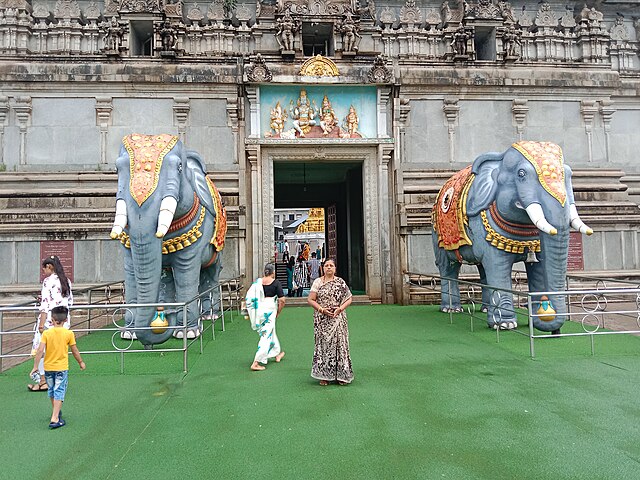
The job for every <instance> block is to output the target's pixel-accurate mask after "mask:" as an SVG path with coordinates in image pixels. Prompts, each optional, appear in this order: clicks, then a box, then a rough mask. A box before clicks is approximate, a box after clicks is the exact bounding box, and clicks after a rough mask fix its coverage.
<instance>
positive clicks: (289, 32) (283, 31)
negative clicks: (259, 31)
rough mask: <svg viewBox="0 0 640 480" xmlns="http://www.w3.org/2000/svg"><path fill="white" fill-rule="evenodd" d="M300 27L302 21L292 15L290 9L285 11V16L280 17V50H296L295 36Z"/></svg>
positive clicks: (278, 35) (278, 32)
mask: <svg viewBox="0 0 640 480" xmlns="http://www.w3.org/2000/svg"><path fill="white" fill-rule="evenodd" d="M299 29H300V22H299V21H298V20H294V19H293V17H291V13H290V12H289V10H287V11H286V12H284V16H283V17H282V18H279V19H278V31H277V32H276V39H277V41H278V45H280V50H281V51H282V52H283V53H284V52H293V51H294V38H295V34H296V33H297V32H298V30H299Z"/></svg>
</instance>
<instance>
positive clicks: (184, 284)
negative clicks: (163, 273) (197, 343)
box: [173, 266, 201, 339]
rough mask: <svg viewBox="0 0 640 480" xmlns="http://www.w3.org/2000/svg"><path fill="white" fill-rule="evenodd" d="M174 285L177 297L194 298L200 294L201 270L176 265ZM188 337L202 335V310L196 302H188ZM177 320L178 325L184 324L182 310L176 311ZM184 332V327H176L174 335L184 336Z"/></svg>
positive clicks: (177, 336)
mask: <svg viewBox="0 0 640 480" xmlns="http://www.w3.org/2000/svg"><path fill="white" fill-rule="evenodd" d="M173 276H174V285H175V287H176V298H184V299H189V300H190V299H193V298H195V297H196V296H197V295H198V281H199V279H200V270H199V269H196V268H189V267H188V266H187V267H186V268H183V267H176V266H174V272H173ZM186 310H187V319H186V320H187V338H189V339H192V338H197V337H199V336H200V333H201V332H200V328H199V324H198V320H199V317H200V312H199V311H198V306H197V305H196V303H195V302H190V303H188V304H187V309H186ZM176 314H177V319H180V320H179V321H177V323H176V326H178V327H179V326H181V325H183V323H182V322H183V321H184V320H183V319H182V312H176ZM183 335H184V332H183V330H182V329H176V330H175V331H174V336H175V337H176V338H183Z"/></svg>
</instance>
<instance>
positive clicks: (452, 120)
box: [442, 98, 460, 133]
mask: <svg viewBox="0 0 640 480" xmlns="http://www.w3.org/2000/svg"><path fill="white" fill-rule="evenodd" d="M442 111H443V112H444V118H445V125H446V126H447V128H448V130H449V133H453V132H454V130H455V127H456V124H457V123H458V112H460V106H459V105H458V100H457V99H453V98H445V99H444V100H443V104H442Z"/></svg>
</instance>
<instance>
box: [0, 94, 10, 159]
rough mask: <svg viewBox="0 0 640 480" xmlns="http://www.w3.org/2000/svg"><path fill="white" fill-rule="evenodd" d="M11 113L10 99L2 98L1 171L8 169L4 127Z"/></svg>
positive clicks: (0, 125)
mask: <svg viewBox="0 0 640 480" xmlns="http://www.w3.org/2000/svg"><path fill="white" fill-rule="evenodd" d="M8 113H9V98H8V97H4V96H0V171H4V170H5V169H6V168H7V167H6V165H5V164H4V126H5V123H6V121H7V114H8Z"/></svg>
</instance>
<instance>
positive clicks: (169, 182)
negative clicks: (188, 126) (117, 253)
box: [111, 134, 227, 348]
mask: <svg viewBox="0 0 640 480" xmlns="http://www.w3.org/2000/svg"><path fill="white" fill-rule="evenodd" d="M116 168H117V171H118V193H117V197H116V198H117V199H116V215H115V221H114V223H113V228H112V230H111V238H113V239H119V240H120V241H121V243H122V246H123V247H122V248H123V251H124V270H125V301H126V303H130V304H156V303H164V302H168V303H171V302H187V301H190V300H192V299H194V298H195V297H196V296H197V295H198V293H199V292H204V291H206V290H208V289H209V288H211V287H212V286H214V285H216V284H217V283H218V278H219V275H220V270H221V269H222V263H221V261H222V248H223V246H224V239H225V234H226V230H227V221H226V212H225V210H224V207H223V205H222V199H221V197H220V194H219V192H218V191H217V190H216V188H215V186H214V185H213V183H212V182H211V181H210V180H209V179H208V178H207V175H206V171H205V166H204V162H203V161H202V159H201V158H200V156H199V155H198V154H197V153H196V152H194V151H191V150H187V149H186V148H185V147H184V146H183V144H182V142H181V141H180V140H179V139H178V137H177V136H174V135H169V134H160V135H142V134H132V135H127V136H125V137H124V138H123V140H122V146H121V148H120V155H119V157H118V158H117V160H116ZM215 291H216V290H214V292H215ZM205 297H206V298H203V302H202V303H201V305H196V304H195V302H191V303H190V304H189V305H188V308H187V326H188V331H187V337H188V338H195V337H197V336H198V335H200V333H201V332H200V330H199V328H198V318H199V316H200V315H201V310H202V311H204V312H207V311H209V312H214V313H215V312H217V310H218V309H219V302H218V301H217V299H218V298H219V295H215V294H214V300H213V302H211V301H209V300H208V296H205ZM160 310H161V309H160ZM158 313H161V315H160V317H161V318H162V319H163V321H165V320H166V323H164V325H162V324H161V325H160V326H159V327H157V328H153V329H151V330H149V329H145V330H141V329H140V328H141V327H149V326H156V325H157V323H156V319H155V317H157V316H158ZM152 323H153V325H152ZM180 325H182V309H181V308H180V309H178V310H177V311H175V310H174V311H172V310H168V311H166V312H159V311H158V309H156V307H154V306H150V307H137V308H135V309H132V310H131V311H130V312H127V314H126V315H125V326H126V327H128V329H127V331H126V332H125V335H124V338H132V337H133V338H137V339H138V340H140V341H141V342H142V343H143V345H145V347H146V348H151V346H152V345H154V344H158V343H162V342H164V341H166V340H167V339H168V338H169V337H170V335H171V334H173V335H175V336H182V334H183V330H178V329H177V328H172V327H176V326H178V327H179V326H180Z"/></svg>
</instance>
